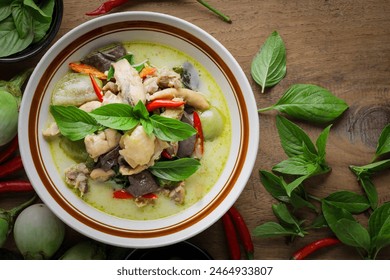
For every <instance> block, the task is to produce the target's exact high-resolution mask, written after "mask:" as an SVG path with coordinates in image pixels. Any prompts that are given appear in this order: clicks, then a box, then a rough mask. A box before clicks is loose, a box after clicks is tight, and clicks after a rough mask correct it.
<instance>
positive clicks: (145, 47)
mask: <svg viewBox="0 0 390 280" xmlns="http://www.w3.org/2000/svg"><path fill="white" fill-rule="evenodd" d="M124 46H125V47H126V49H127V50H128V52H130V53H133V54H134V58H135V60H136V61H135V62H136V63H140V62H142V61H144V60H146V59H147V60H148V61H149V63H150V64H152V65H153V66H156V67H157V68H162V67H167V68H173V67H175V66H179V65H182V64H183V63H184V62H186V61H189V62H190V63H192V64H193V65H194V67H195V69H197V70H198V72H199V75H200V81H201V82H200V85H199V89H198V90H199V91H200V92H202V93H203V94H205V96H206V98H207V99H208V101H209V102H210V104H211V107H214V108H216V109H218V111H219V112H222V114H223V115H222V117H223V119H224V126H225V127H224V129H223V130H222V133H221V135H220V136H219V137H217V138H215V139H214V140H212V141H205V142H204V155H203V158H202V159H201V167H200V168H199V170H198V171H197V172H196V173H195V174H194V175H192V176H191V177H189V178H188V179H187V180H186V184H185V190H186V196H185V202H184V204H183V205H178V204H176V203H175V202H173V201H171V200H170V199H169V198H167V197H166V196H164V195H159V197H158V199H156V200H155V203H154V204H150V205H147V206H144V207H141V208H139V207H137V206H136V205H135V203H133V201H132V200H128V199H115V198H113V197H112V193H113V189H117V188H121V186H120V185H117V184H116V183H114V182H112V181H109V182H104V183H99V182H95V181H92V180H91V179H90V180H89V190H88V192H87V193H86V194H84V196H83V198H82V199H83V200H84V201H85V202H86V203H88V204H90V205H91V206H93V207H95V208H97V209H99V210H101V211H103V212H105V213H108V214H110V215H113V216H116V217H120V218H125V219H132V220H151V219H158V218H163V217H166V216H170V215H174V214H176V213H178V212H180V211H182V210H184V209H186V208H188V207H189V206H191V205H193V204H194V203H196V202H197V201H199V200H200V199H201V198H202V197H204V195H205V194H206V193H208V192H209V191H210V189H211V187H212V186H213V185H214V184H215V183H216V182H217V180H218V178H219V176H220V174H221V173H222V170H223V168H224V166H225V164H226V161H227V157H228V154H229V150H230V145H231V123H230V116H229V110H228V106H227V103H226V100H225V98H224V95H223V93H222V91H221V89H220V88H219V86H218V84H217V83H216V82H215V81H214V79H213V78H212V76H211V75H210V74H209V73H208V72H207V70H206V69H205V68H204V67H203V66H202V65H201V64H200V63H198V62H197V61H195V60H194V59H192V58H191V57H189V56H187V55H185V54H184V53H182V52H180V51H178V50H176V49H173V48H170V47H167V46H163V45H158V44H152V43H146V42H129V43H124ZM50 145H51V152H52V155H53V159H54V162H55V164H56V167H57V169H58V171H59V172H60V174H61V176H62V178H63V179H64V180H65V178H64V170H65V169H66V168H68V167H69V166H71V165H73V164H75V162H74V161H73V160H72V159H71V158H69V157H68V156H67V154H66V153H65V152H64V151H63V150H62V149H61V148H60V146H59V139H55V140H53V141H51V143H50ZM75 194H76V195H79V194H78V192H77V191H76V190H75Z"/></svg>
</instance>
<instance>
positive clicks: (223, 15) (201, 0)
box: [196, 0, 232, 23]
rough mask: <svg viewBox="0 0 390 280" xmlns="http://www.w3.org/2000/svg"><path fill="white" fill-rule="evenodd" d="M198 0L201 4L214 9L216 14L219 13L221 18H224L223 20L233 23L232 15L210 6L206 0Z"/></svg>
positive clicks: (211, 9)
mask: <svg viewBox="0 0 390 280" xmlns="http://www.w3.org/2000/svg"><path fill="white" fill-rule="evenodd" d="M196 1H197V2H198V3H200V4H202V5H203V6H205V7H206V8H207V9H209V10H210V11H212V12H213V13H214V14H216V15H218V16H219V17H220V18H222V20H223V21H225V22H227V23H232V20H231V19H230V17H228V16H227V15H225V14H223V13H221V12H220V11H218V10H217V9H215V8H214V7H212V6H210V4H209V3H207V2H206V1H203V0H196Z"/></svg>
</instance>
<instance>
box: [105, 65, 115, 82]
mask: <svg viewBox="0 0 390 280" xmlns="http://www.w3.org/2000/svg"><path fill="white" fill-rule="evenodd" d="M114 73H115V69H114V67H113V66H112V65H111V66H110V69H108V72H107V81H109V80H111V79H112V78H113V77H114Z"/></svg>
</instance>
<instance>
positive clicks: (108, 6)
mask: <svg viewBox="0 0 390 280" xmlns="http://www.w3.org/2000/svg"><path fill="white" fill-rule="evenodd" d="M127 1H128V0H109V1H106V2H103V3H102V4H101V5H100V6H99V7H98V8H97V9H95V10H93V11H91V12H87V13H86V15H87V16H97V15H102V14H105V13H108V12H109V11H111V10H112V9H113V8H115V7H118V6H120V5H122V4H125V3H126V2H127Z"/></svg>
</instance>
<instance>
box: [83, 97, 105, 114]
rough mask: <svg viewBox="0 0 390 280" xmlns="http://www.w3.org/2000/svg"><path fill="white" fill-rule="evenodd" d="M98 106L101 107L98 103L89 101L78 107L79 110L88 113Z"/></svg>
mask: <svg viewBox="0 0 390 280" xmlns="http://www.w3.org/2000/svg"><path fill="white" fill-rule="evenodd" d="M100 106H102V103H101V102H100V101H96V100H95V101H89V102H87V103H84V104H83V105H81V106H80V107H79V109H81V110H83V111H85V112H87V113H89V112H92V111H93V110H95V109H96V108H99V107H100Z"/></svg>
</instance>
